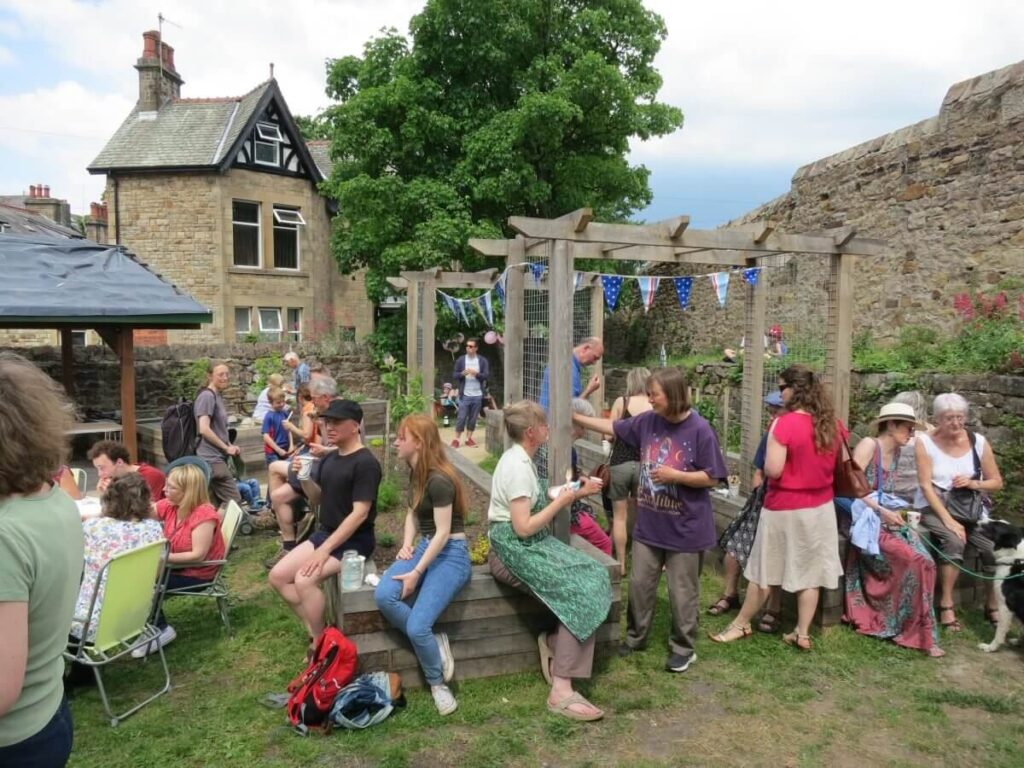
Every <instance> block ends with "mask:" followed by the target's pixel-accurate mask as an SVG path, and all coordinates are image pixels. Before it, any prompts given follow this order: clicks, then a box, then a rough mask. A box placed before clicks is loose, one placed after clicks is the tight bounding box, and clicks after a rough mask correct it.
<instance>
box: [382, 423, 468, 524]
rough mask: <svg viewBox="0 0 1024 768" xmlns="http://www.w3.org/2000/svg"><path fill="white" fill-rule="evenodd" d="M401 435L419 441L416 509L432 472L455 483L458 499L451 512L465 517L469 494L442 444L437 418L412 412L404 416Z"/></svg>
mask: <svg viewBox="0 0 1024 768" xmlns="http://www.w3.org/2000/svg"><path fill="white" fill-rule="evenodd" d="M398 434H399V435H405V436H406V437H411V438H412V439H413V440H415V441H416V442H417V443H419V445H420V448H419V458H418V459H417V460H416V466H414V467H413V468H412V473H411V474H412V488H413V502H412V508H413V509H416V507H418V506H419V505H420V502H421V501H422V500H423V494H424V493H426V491H427V483H428V482H429V480H430V473H431V472H438V473H440V474H442V475H444V476H445V477H446V478H448V479H449V480H450V481H451V482H452V485H454V486H455V501H454V502H453V503H452V514H453V515H458V516H459V517H462V518H465V516H466V493H465V491H464V489H463V487H462V482H461V481H460V480H459V476H458V473H456V471H455V467H453V466H452V463H451V462H450V461H448V456H447V455H445V452H444V446H443V445H441V434H440V433H439V432H438V431H437V425H436V424H435V423H434V420H433V419H432V418H430V417H429V416H427V415H426V414H424V413H412V414H409V415H408V416H406V417H405V418H404V419H402V421H401V423H400V424H399V425H398Z"/></svg>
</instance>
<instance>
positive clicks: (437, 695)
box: [430, 684, 459, 716]
mask: <svg viewBox="0 0 1024 768" xmlns="http://www.w3.org/2000/svg"><path fill="white" fill-rule="evenodd" d="M430 695H431V696H433V697H434V706H435V707H437V713H438V714H439V715H441V716H444V715H450V714H451V713H452V712H454V711H455V710H456V709H458V708H459V702H457V701H456V700H455V697H454V696H452V692H451V691H450V690H449V689H448V686H447V685H444V684H442V685H432V686H430Z"/></svg>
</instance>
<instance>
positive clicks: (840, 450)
mask: <svg viewBox="0 0 1024 768" xmlns="http://www.w3.org/2000/svg"><path fill="white" fill-rule="evenodd" d="M837 430H838V427H837ZM838 439H839V445H838V446H837V447H836V466H835V471H834V474H833V476H832V491H833V493H835V495H836V496H839V497H841V498H847V499H860V498H863V497H865V496H867V495H868V494H869V493H871V486H870V485H868V478H867V476H866V475H865V474H864V470H863V469H862V468H861V466H860V465H859V464H858V463H857V462H856V461H854V460H853V454H852V453H851V452H850V444H849V443H847V442H846V438H845V437H842V434H841V433H840V435H839V436H838Z"/></svg>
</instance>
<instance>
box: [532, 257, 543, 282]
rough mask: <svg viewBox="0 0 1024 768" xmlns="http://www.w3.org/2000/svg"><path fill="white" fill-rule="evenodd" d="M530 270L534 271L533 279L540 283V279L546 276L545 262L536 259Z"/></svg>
mask: <svg viewBox="0 0 1024 768" xmlns="http://www.w3.org/2000/svg"><path fill="white" fill-rule="evenodd" d="M530 271H531V272H532V273H533V281H534V282H535V283H536V284H537V285H540V279H541V278H542V277H543V276H544V263H543V262H540V261H534V262H532V263H531V264H530Z"/></svg>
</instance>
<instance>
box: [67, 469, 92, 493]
mask: <svg viewBox="0 0 1024 768" xmlns="http://www.w3.org/2000/svg"><path fill="white" fill-rule="evenodd" d="M68 469H70V470H71V477H73V478H74V479H75V485H77V486H78V490H80V491H81V492H82V494H83V495H84V494H85V491H86V487H87V485H88V483H89V478H88V477H87V476H86V474H85V470H84V469H80V468H79V467H68Z"/></svg>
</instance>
